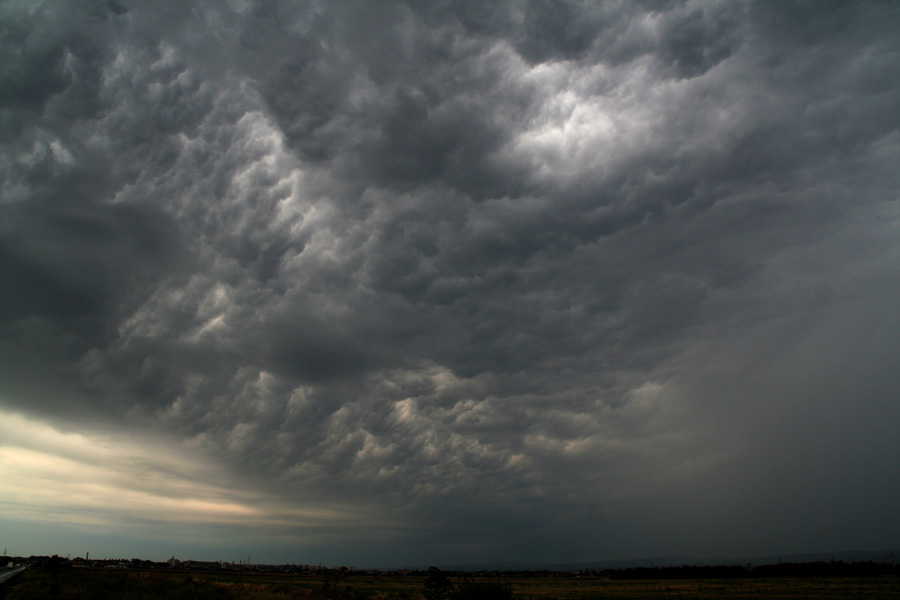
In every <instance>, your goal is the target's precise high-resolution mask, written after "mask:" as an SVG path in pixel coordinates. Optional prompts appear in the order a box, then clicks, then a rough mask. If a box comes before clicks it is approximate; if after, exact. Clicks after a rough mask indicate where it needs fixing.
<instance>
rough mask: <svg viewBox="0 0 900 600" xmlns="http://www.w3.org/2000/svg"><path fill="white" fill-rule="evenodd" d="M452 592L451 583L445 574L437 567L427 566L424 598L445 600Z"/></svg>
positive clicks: (427, 599)
mask: <svg viewBox="0 0 900 600" xmlns="http://www.w3.org/2000/svg"><path fill="white" fill-rule="evenodd" d="M452 593H453V585H452V584H451V583H450V580H449V579H448V578H447V574H446V573H444V572H443V571H441V570H440V569H438V568H437V567H428V576H427V577H426V578H425V598H426V600H447V599H448V598H450V595H451V594H452Z"/></svg>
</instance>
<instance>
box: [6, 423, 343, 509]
mask: <svg viewBox="0 0 900 600" xmlns="http://www.w3.org/2000/svg"><path fill="white" fill-rule="evenodd" d="M0 512H2V513H3V515H4V516H5V517H7V518H15V519H23V520H32V521H42V522H53V523H60V524H62V523H65V524H70V525H81V526H111V525H115V526H125V525H127V526H131V524H134V523H137V522H140V523H147V522H157V523H168V524H178V523H191V524H193V525H204V524H207V525H250V526H263V527H280V526H285V525H291V526H295V527H302V526H305V525H309V524H310V523H311V522H316V523H319V522H322V521H323V520H324V521H327V522H331V523H335V522H339V521H341V520H342V519H343V518H344V517H345V515H342V514H341V513H340V512H338V511H336V510H331V509H323V508H320V507H309V508H308V509H306V508H297V507H286V506H284V505H283V503H281V502H279V501H278V500H277V499H274V498H269V497H266V496H265V495H263V494H261V493H258V492H248V491H246V490H243V489H240V486H235V485H234V480H233V478H232V477H229V476H228V474H227V473H226V472H225V470H224V469H223V468H222V467H221V466H219V465H217V464H215V462H214V461H212V460H211V459H210V458H209V457H207V456H203V455H202V454H201V453H200V452H197V451H195V450H192V449H191V448H188V447H185V446H180V445H178V444H173V443H172V442H171V440H159V439H153V438H152V437H149V436H147V437H144V438H141V439H136V438H135V436H134V435H124V434H122V435H115V434H103V435H99V434H97V435H91V434H83V433H72V432H63V431H60V430H58V429H56V428H54V427H52V426H50V425H48V424H46V423H42V422H39V421H37V420H34V419H32V418H29V417H25V416H23V415H20V414H15V413H8V412H4V411H2V410H0Z"/></svg>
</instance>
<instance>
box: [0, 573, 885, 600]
mask: <svg viewBox="0 0 900 600" xmlns="http://www.w3.org/2000/svg"><path fill="white" fill-rule="evenodd" d="M503 581H505V582H508V583H509V584H511V585H512V587H513V590H514V594H515V596H514V597H515V598H516V599H518V600H587V599H593V598H597V599H608V600H637V599H643V598H682V599H690V598H697V599H712V598H717V599H723V598H746V599H750V598H753V599H767V598H773V599H774V598H778V599H795V598H796V599H801V598H834V599H838V598H841V599H845V598H871V599H882V600H896V599H897V598H900V578H897V577H872V578H861V577H854V578H838V577H835V578H830V577H823V578H771V579H718V580H716V579H703V580H655V581H628V580H625V581H611V580H608V579H603V578H576V577H571V578H569V577H553V578H511V579H505V580H503ZM423 584H424V578H422V577H414V576H407V577H374V576H351V577H346V578H343V579H340V580H334V579H329V578H325V577H321V576H289V575H275V574H256V573H254V574H250V573H244V574H233V573H232V574H229V573H216V572H186V571H118V570H117V571H113V570H104V569H60V570H58V571H55V572H48V571H44V570H41V569H38V568H32V569H29V570H28V571H26V572H25V573H24V574H23V575H22V576H21V577H20V578H19V580H18V581H17V582H15V583H13V584H11V585H10V586H8V587H7V588H6V589H4V590H2V591H0V598H2V599H3V600H44V599H48V600H50V599H52V600H69V599H73V600H74V599H77V600H105V599H111V598H115V599H116V600H120V599H121V600H155V599H175V600H181V599H184V600H205V599H215V600H370V599H371V600H421V599H422V598H423V595H422V594H423ZM484 600H490V599H489V598H485V599H484Z"/></svg>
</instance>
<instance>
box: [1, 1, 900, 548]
mask: <svg viewBox="0 0 900 600" xmlns="http://www.w3.org/2000/svg"><path fill="white" fill-rule="evenodd" d="M0 21H2V22H3V24H4V34H3V36H2V38H0V44H2V46H0V52H2V56H3V57H4V60H3V61H2V66H0V109H2V110H0V120H2V121H0V122H2V128H3V131H4V132H5V134H4V136H3V142H2V144H0V168H2V172H3V176H2V178H0V198H2V200H0V202H2V205H0V215H2V218H0V287H2V289H3V290H4V292H3V294H2V295H0V408H2V409H3V411H4V412H3V414H4V415H7V416H8V417H9V418H10V419H19V420H22V422H23V423H29V424H30V425H29V427H33V428H46V429H42V430H41V431H52V432H55V433H54V434H53V435H50V434H48V435H47V436H44V437H40V436H39V437H38V441H34V442H33V443H32V442H29V444H30V445H26V444H25V442H24V441H23V438H21V436H19V437H15V436H13V435H12V434H13V432H14V429H12V428H10V427H8V426H7V427H5V428H4V429H2V431H4V434H3V436H4V437H3V438H2V439H0V451H2V452H0V457H2V460H0V467H2V468H3V469H4V470H5V471H4V472H12V471H11V470H13V471H16V472H19V473H21V467H19V466H16V465H18V464H20V459H21V458H22V457H23V456H25V454H22V453H28V452H30V453H31V454H28V457H31V458H30V459H29V460H32V459H33V460H38V457H40V456H56V457H59V460H67V461H75V462H76V463H78V464H82V463H81V462H79V461H80V460H81V458H79V457H78V456H81V455H80V454H78V452H76V454H77V455H78V456H76V457H70V456H67V451H65V449H64V448H63V446H59V445H57V444H56V442H54V441H53V440H57V439H76V438H77V436H88V437H86V438H84V439H88V440H96V439H103V436H104V435H108V436H112V438H114V439H116V440H127V439H130V436H135V437H134V439H136V440H138V441H136V442H134V443H133V444H130V445H129V446H128V448H131V450H129V451H128V452H126V456H137V455H141V453H143V452H145V451H146V448H152V447H153V444H154V443H157V442H151V441H150V440H161V439H168V440H174V441H175V442H174V443H176V445H177V446H178V447H179V448H181V449H182V450H179V451H178V452H179V454H178V455H177V456H179V457H186V456H192V453H196V455H194V456H192V459H191V460H196V461H198V462H197V463H196V464H197V465H198V466H197V468H200V466H199V465H201V464H202V465H206V466H205V467H204V469H208V470H204V471H203V473H204V475H202V476H198V479H197V481H196V482H195V483H190V484H188V483H186V482H187V481H189V480H192V479H193V476H192V475H190V474H188V473H186V472H184V471H180V470H178V469H175V470H174V471H173V472H172V473H173V474H171V473H170V475H167V476H165V477H162V476H161V477H160V478H158V481H159V482H160V486H161V488H160V489H157V490H155V491H153V492H152V493H153V494H157V496H154V497H156V498H162V497H165V498H175V499H173V500H172V502H173V503H175V504H172V506H173V507H174V506H179V505H178V504H177V503H178V502H182V503H189V502H194V503H196V502H207V501H208V502H214V503H218V502H221V503H223V504H221V506H240V507H248V506H251V505H252V507H253V508H252V510H251V508H247V509H246V510H248V511H251V512H247V513H241V517H240V523H235V522H230V523H229V522H227V520H223V521H222V522H221V523H219V522H218V520H217V519H215V518H213V517H214V516H215V514H218V513H216V511H214V510H213V511H210V512H209V515H211V516H209V517H208V518H209V520H211V521H214V522H216V523H219V525H220V526H221V527H222V529H221V536H222V538H223V539H232V540H233V541H234V547H235V548H237V547H239V546H241V545H242V544H254V545H255V546H254V547H255V548H256V549H257V550H256V552H258V553H259V555H260V556H263V555H265V556H267V557H269V558H271V559H272V560H285V561H291V562H304V561H307V560H314V558H315V557H309V556H308V555H307V554H308V553H312V552H319V553H320V554H321V555H322V556H324V557H325V558H327V559H328V560H333V561H346V562H352V561H364V562H368V563H370V564H398V563H402V562H408V561H411V560H425V561H430V562H433V563H436V562H440V561H445V562H446V561H453V562H475V561H479V560H494V559H514V560H556V561H560V560H567V561H568V560H588V559H594V558H619V557H626V556H651V555H661V554H695V555H731V554H753V553H778V552H785V553H787V552H796V551H814V550H822V551H829V550H838V549H848V548H878V547H892V546H894V547H895V546H896V545H897V542H898V540H897V539H896V537H895V536H894V535H893V534H892V533H891V532H895V531H897V530H898V526H900V523H898V522H897V514H896V510H895V509H894V507H895V506H896V505H897V504H898V502H900V487H898V483H897V482H898V480H897V473H898V468H900V462H898V458H897V457H900V445H898V437H897V436H896V432H895V431H894V430H895V427H894V426H893V425H895V424H896V423H897V422H900V408H898V405H897V402H896V398H897V396H898V392H900V374H898V373H900V372H898V370H897V369H896V365H897V364H898V360H900V346H898V344H897V340H898V339H900V303H898V302H897V299H898V298H900V279H898V277H897V273H898V265H900V198H898V194H897V190H898V189H900V175H898V170H897V165H898V164H900V111H898V110H897V107H898V106H900V86H898V84H897V82H898V81H900V42H898V38H897V36H896V31H897V27H898V26H900V11H898V8H897V7H896V6H894V5H892V4H890V3H881V2H854V3H837V4H833V3H832V4H828V5H827V6H826V5H820V4H818V3H809V4H800V5H791V6H788V5H782V4H778V3H775V4H772V3H753V2H738V3H725V4H723V3H706V2H687V3H641V2H623V3H578V2H554V3H550V2H501V3H487V4H484V3H468V2H440V3H438V2H435V3H418V2H413V3H408V4H407V3H402V2H388V3H367V2H363V3H351V4H333V3H315V2H310V3H293V2H232V3H212V2H210V3H205V2H193V3H178V4H177V5H174V4H173V5H172V6H171V7H162V6H159V5H156V4H154V5H142V4H137V3H129V2H116V1H111V2H107V3H102V2H70V3H55V2H45V3H33V2H29V3H7V4H6V5H4V6H3V7H2V8H0ZM35 430H37V429H35ZM54 436H61V437H58V438H57V437H54ZM73 436H75V437H73ZM78 439H81V438H78ZM41 440H45V441H46V444H45V443H44V441H41ZM140 440H143V441H140ZM86 443H87V442H86ZM90 443H94V442H90ZM116 443H119V442H116ZM122 443H125V442H124V441H123V442H122ZM146 444H149V446H147V445H146ZM66 447H67V446H66ZM141 448H145V450H141ZM151 453H152V451H151ZM17 457H18V458H17ZM53 460H55V459H46V460H44V459H43V458H42V459H41V460H40V461H39V462H40V464H41V465H50V464H51V463H52V462H53ZM171 460H172V461H175V462H174V463H172V464H175V463H178V461H180V460H182V459H181V458H178V459H177V460H176V458H172V459H171ZM25 462H26V463H27V464H32V463H31V462H28V461H25ZM35 464H37V463H35ZM59 464H60V465H61V464H62V463H59ZM91 464H94V463H93V462H92V463H91ZM154 464H155V463H154ZM161 464H162V463H160V465H161ZM178 464H181V463H178ZM192 464H193V463H192ZM160 465H156V466H151V467H148V466H146V465H143V466H138V465H136V464H135V463H134V462H132V461H129V460H125V459H123V460H121V461H113V462H112V463H110V464H106V465H104V467H103V469H104V471H103V473H98V472H96V471H93V470H91V469H92V468H93V467H92V468H91V469H89V468H87V467H84V468H82V467H78V466H73V467H72V469H62V470H60V469H59V468H56V467H53V468H50V466H47V468H48V469H49V470H47V471H46V472H45V474H46V477H47V478H49V479H53V478H54V477H59V478H60V485H61V486H62V487H61V488H60V490H61V491H60V496H59V498H58V499H57V500H59V501H58V502H57V500H54V499H53V498H52V496H53V494H52V493H48V492H47V490H49V489H52V485H51V483H50V482H49V481H45V482H44V483H42V484H41V486H40V487H41V489H43V490H44V492H43V493H44V496H42V497H44V498H46V499H47V504H40V505H39V506H46V507H48V508H47V516H46V517H42V516H41V513H40V510H38V511H37V512H34V511H32V513H31V514H30V515H29V517H28V518H29V520H30V521H33V523H34V527H40V525H39V523H40V522H42V521H46V522H47V523H53V522H56V521H58V520H60V519H63V520H65V519H66V518H71V519H72V520H73V521H77V518H76V516H77V514H79V512H78V510H80V509H78V507H77V506H75V505H74V504H71V505H70V503H69V502H68V501H67V500H66V501H63V500H61V499H60V498H64V497H67V494H64V493H63V490H65V489H69V488H68V487H67V486H70V485H76V484H77V485H78V486H88V485H89V484H91V485H94V484H96V480H97V479H98V478H99V479H100V484H97V485H101V484H103V482H104V481H107V482H108V478H113V479H114V480H115V482H116V483H115V485H116V486H117V487H116V489H118V490H120V491H119V492H118V493H117V495H118V494H121V496H120V497H121V498H122V502H123V507H122V510H123V511H130V512H129V514H139V513H141V512H143V510H144V509H142V508H141V506H142V504H141V503H140V502H137V501H136V500H135V503H132V504H129V502H127V500H128V498H132V499H134V498H136V496H134V494H143V493H148V492H147V491H146V489H145V488H143V487H142V486H141V485H140V483H139V480H140V479H141V477H140V474H141V473H145V472H148V471H146V469H150V471H149V472H154V473H157V472H163V471H165V472H169V470H170V467H164V466H160ZM170 466H171V465H170ZM171 468H173V469H174V467H171ZM64 472H65V473H70V474H69V475H66V476H63V473H64ZM112 472H114V473H115V475H114V476H113V475H109V473H112ZM26 477H27V476H26V475H25V474H24V473H22V474H21V477H20V478H19V482H18V483H15V484H10V483H3V484H0V489H3V490H5V491H7V492H8V491H10V490H13V491H15V492H16V494H18V496H17V497H21V498H29V497H37V496H36V494H37V491H36V489H37V485H36V484H34V485H33V486H32V484H30V483H28V479H27V478H26ZM132 477H136V479H132ZM79 478H80V479H79ZM76 480H77V481H76ZM29 486H31V487H33V488H34V489H32V491H28V490H27V489H26V488H29ZM194 486H196V487H194ZM79 489H87V488H83V487H79ZM212 490H217V491H215V492H213V491H212ZM99 493H100V491H98V494H99ZM29 494H31V495H32V496H29ZM85 494H87V492H85ZM142 498H144V497H143V496H142ZM210 498H213V499H210ZM86 501H87V500H86ZM142 501H143V500H142ZM67 506H68V507H69V508H66V507H67ZM184 506H188V504H184ZM194 506H199V505H197V504H194ZM326 507H330V508H333V509H334V511H335V512H334V514H331V513H328V514H326V513H325V512H319V511H322V510H324V509H325V508H326ZM198 510H199V512H204V511H203V510H200V509H199V508H198ZM242 510H243V509H242ZM60 511H62V512H60ZM66 511H69V512H66ZM60 514H62V515H63V516H62V517H59V515H60ZM193 514H194V513H192V512H190V511H187V512H185V513H182V516H181V517H179V518H177V519H176V518H174V517H172V519H173V520H174V521H178V520H179V519H183V518H184V515H193ZM67 515H68V516H67ZM310 515H312V516H310ZM315 515H321V519H320V520H319V521H316V518H315ZM191 518H192V519H193V518H194V517H191ZM148 519H150V520H153V519H157V520H159V521H161V522H162V521H166V520H167V519H169V517H167V516H165V515H164V514H159V513H154V515H153V516H152V517H148ZM196 519H197V522H198V523H205V522H207V518H206V517H201V516H199V514H198V515H197V516H196ZM4 520H6V519H4ZM272 522H278V523H281V524H282V525H280V526H279V527H276V528H273V527H271V523H272ZM254 523H256V524H257V527H256V528H254V525H253V524H254ZM48 526H52V525H48ZM148 527H149V526H148ZM229 528H230V529H229ZM310 528H314V529H315V531H316V533H315V536H312V537H311V536H310V534H309V532H310V531H311V530H312V529H310ZM276 530H277V531H276ZM77 534H78V531H77V528H76V530H75V533H73V534H72V538H71V539H72V540H75V539H77ZM109 535H110V539H113V538H115V539H117V540H118V541H117V542H116V543H118V544H124V545H127V543H133V544H134V545H135V547H136V548H140V543H141V542H139V540H141V539H142V538H143V537H146V536H144V535H142V532H141V530H140V528H137V529H135V528H128V529H127V530H125V529H123V530H122V531H121V535H119V532H118V530H117V526H116V525H114V524H110V531H109ZM117 536H118V537H117ZM204 539H206V538H204ZM310 539H314V543H311V542H310ZM123 540H125V541H123ZM128 540H131V542H128ZM20 543H22V544H25V543H26V542H25V541H24V540H23V541H22V542H20ZM67 543H68V542H67ZM10 546H12V544H10ZM116 547H122V546H121V545H120V546H116ZM147 547H150V546H147ZM182 547H183V548H188V549H189V548H190V547H191V546H190V544H186V545H185V546H182ZM195 547H196V548H197V552H200V553H202V552H207V553H209V552H211V550H209V548H214V547H216V546H215V544H210V543H208V542H203V543H199V542H198V544H197V546H195ZM153 548H157V546H153ZM298 548H299V549H300V550H297V549H298ZM361 548H365V549H361ZM11 550H12V548H11ZM35 551H37V549H35ZM46 551H48V552H56V551H59V550H57V549H55V548H48V549H47V550H46ZM73 551H78V549H77V548H76V549H75V550H73ZM136 551H138V550H136ZM162 552H165V551H162ZM264 553H268V554H264ZM242 555H243V550H242V551H240V552H239V553H238V554H236V557H240V556H242ZM423 557H425V558H423ZM209 558H214V557H209ZM215 558H225V559H231V558H235V557H232V556H229V557H215Z"/></svg>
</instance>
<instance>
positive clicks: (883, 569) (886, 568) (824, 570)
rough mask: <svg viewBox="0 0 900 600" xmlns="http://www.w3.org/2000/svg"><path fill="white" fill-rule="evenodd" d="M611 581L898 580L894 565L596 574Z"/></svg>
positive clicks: (797, 565)
mask: <svg viewBox="0 0 900 600" xmlns="http://www.w3.org/2000/svg"><path fill="white" fill-rule="evenodd" d="M597 574H598V575H601V576H605V577H609V578H610V579H738V578H751V577H753V578H758V577H881V576H894V577H897V576H900V565H896V564H894V563H877V562H873V561H868V562H843V561H830V562H826V561H820V562H808V563H778V564H771V565H759V566H755V567H754V566H750V565H745V566H741V565H718V566H711V565H710V566H680V567H631V568H627V569H608V570H606V571H602V572H599V573H597Z"/></svg>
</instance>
